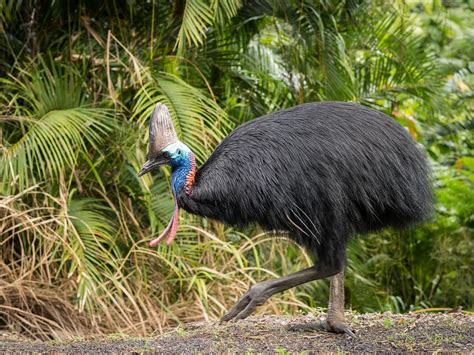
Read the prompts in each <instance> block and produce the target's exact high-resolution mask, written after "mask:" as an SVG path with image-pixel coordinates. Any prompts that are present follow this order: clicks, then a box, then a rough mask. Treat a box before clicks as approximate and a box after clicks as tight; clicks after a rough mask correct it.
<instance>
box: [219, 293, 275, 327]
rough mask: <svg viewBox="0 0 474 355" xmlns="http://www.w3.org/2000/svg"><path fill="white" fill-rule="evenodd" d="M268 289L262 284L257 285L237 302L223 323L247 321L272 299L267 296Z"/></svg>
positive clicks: (222, 319) (223, 319)
mask: <svg viewBox="0 0 474 355" xmlns="http://www.w3.org/2000/svg"><path fill="white" fill-rule="evenodd" d="M266 291H267V288H266V287H265V286H264V285H262V284H256V285H254V286H252V287H250V289H249V290H248V291H247V292H246V293H245V294H244V295H243V296H242V297H241V298H240V299H239V300H238V301H237V303H236V304H235V305H234V306H233V307H232V308H231V309H230V311H229V312H228V313H227V314H226V315H224V316H223V317H222V318H221V322H227V321H230V320H232V319H233V320H239V319H245V318H247V317H248V316H249V315H251V314H252V312H253V311H254V310H255V309H256V308H257V307H258V306H261V305H262V304H264V303H265V301H266V300H267V299H268V298H269V297H270V295H267V294H266Z"/></svg>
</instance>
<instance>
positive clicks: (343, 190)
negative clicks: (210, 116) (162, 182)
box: [139, 102, 432, 335]
mask: <svg viewBox="0 0 474 355" xmlns="http://www.w3.org/2000/svg"><path fill="white" fill-rule="evenodd" d="M165 164H167V165H170V166H171V169H172V175H171V189H172V192H173V196H174V201H175V208H174V213H173V217H172V219H171V221H170V223H169V225H168V226H167V227H166V229H165V231H164V232H163V233H162V234H161V236H159V237H158V238H157V239H155V240H153V241H152V242H151V243H150V245H151V246H155V245H157V244H158V243H159V242H160V241H162V240H163V239H165V238H166V239H167V243H168V244H169V243H171V242H172V241H173V239H174V237H175V235H176V231H177V228H178V209H179V208H183V209H184V210H186V211H188V212H190V213H193V214H196V215H199V216H203V217H207V218H212V219H215V220H219V221H222V222H224V223H227V224H230V225H237V226H239V225H240V226H241V225H247V224H252V223H253V224H258V225H260V226H261V227H262V228H263V229H264V230H266V231H269V232H285V233H287V235H288V236H289V238H291V239H292V240H294V241H295V242H296V243H297V244H299V245H301V246H303V247H305V248H306V250H307V251H308V252H309V253H310V254H311V255H312V256H314V257H315V259H316V264H315V265H314V266H313V267H310V268H307V269H304V270H301V271H299V272H296V273H294V274H291V275H288V276H284V277H281V278H279V279H275V280H270V281H265V282H262V283H258V284H256V285H254V286H252V287H251V288H250V289H249V291H248V292H247V293H245V295H243V296H242V298H240V300H239V301H238V302H237V303H236V304H235V305H234V306H233V307H232V308H231V309H230V311H229V312H228V313H227V314H226V315H224V317H223V318H222V321H228V320H231V319H236V320H237V319H243V318H246V317H248V316H249V315H250V314H251V313H252V312H253V311H254V310H255V308H256V307H257V306H259V305H261V304H263V303H264V302H265V301H266V300H267V299H268V298H269V297H271V296H272V295H274V294H275V293H278V292H282V291H285V290H287V289H289V288H292V287H295V286H298V285H301V284H304V283H306V282H309V281H313V280H318V279H322V278H327V277H331V276H332V279H331V285H330V297H329V306H328V316H327V319H326V321H324V322H323V323H318V324H312V325H309V326H308V325H305V326H303V325H301V326H296V327H294V329H301V330H304V329H325V330H328V331H332V332H336V333H346V334H349V335H353V332H352V330H351V329H350V328H349V327H348V326H347V324H346V323H345V320H344V266H345V262H346V246H347V243H348V240H349V239H350V238H351V237H352V236H355V235H358V234H363V233H367V232H372V231H377V230H380V229H382V228H384V227H395V228H404V227H407V226H410V225H412V224H413V223H415V222H417V221H421V220H423V219H425V218H426V217H428V216H429V214H430V211H431V208H432V192H431V189H430V184H429V171H428V167H427V163H426V159H425V156H424V154H423V153H422V152H421V151H420V150H419V149H418V147H417V145H416V143H415V142H414V141H413V139H412V138H411V136H410V135H409V134H408V133H407V132H406V130H405V129H404V128H403V127H402V126H400V125H399V124H398V123H397V122H395V120H393V119H392V118H390V117H388V116H386V115H385V114H383V113H380V112H378V111H376V110H373V109H369V108H367V107H364V106H361V105H358V104H353V103H343V102H321V103H308V104H303V105H298V106H295V107H292V108H289V109H286V110H281V111H278V112H275V113H271V114H268V115H265V116H262V117H259V118H257V119H255V120H252V121H250V122H247V123H245V124H243V125H241V126H239V127H238V128H236V129H235V130H234V131H233V132H231V133H230V134H229V135H228V136H227V137H226V138H225V139H224V140H222V142H221V143H220V144H219V145H218V146H217V148H216V150H215V151H214V153H212V155H211V156H210V157H209V159H208V160H207V161H206V162H205V163H204V165H203V166H202V167H201V168H200V169H198V170H196V164H195V159H194V155H193V153H192V152H191V150H190V149H189V148H188V147H187V146H186V145H185V144H183V143H182V142H180V141H179V140H178V138H177V136H176V133H175V130H174V127H173V124H172V121H171V117H170V114H169V112H168V109H167V108H166V106H164V105H161V104H157V105H156V107H155V109H154V111H153V113H152V117H151V120H150V142H149V151H148V156H147V161H146V162H145V164H144V165H143V167H142V169H141V170H140V172H139V176H141V175H143V174H145V173H147V172H150V171H153V170H155V169H157V168H158V167H160V166H162V165H165Z"/></svg>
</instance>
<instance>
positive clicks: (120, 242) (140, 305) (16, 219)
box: [0, 186, 309, 340]
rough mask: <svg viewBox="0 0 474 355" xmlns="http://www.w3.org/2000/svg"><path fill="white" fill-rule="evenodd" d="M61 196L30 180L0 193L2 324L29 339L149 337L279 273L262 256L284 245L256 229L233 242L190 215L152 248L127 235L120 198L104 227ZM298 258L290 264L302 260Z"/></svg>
mask: <svg viewBox="0 0 474 355" xmlns="http://www.w3.org/2000/svg"><path fill="white" fill-rule="evenodd" d="M63 191H65V190H63ZM60 195H61V197H60V198H53V197H52V196H50V195H49V194H47V193H44V192H42V191H41V190H40V188H39V187H38V186H35V187H32V188H30V189H28V190H25V191H24V192H22V193H21V194H17V195H12V196H3V197H1V198H0V240H1V242H0V252H1V254H2V264H1V265H0V273H1V281H0V327H1V328H3V329H7V330H10V331H15V332H17V333H20V334H23V335H26V336H28V337H30V338H34V339H41V340H45V339H54V338H59V339H68V338H72V337H77V336H85V335H90V334H106V333H116V332H121V333H127V334H131V335H150V334H152V333H154V332H156V333H161V332H162V330H163V328H165V327H169V326H172V325H176V324H177V323H179V322H191V321H197V320H203V319H204V320H212V319H216V318H218V317H219V316H221V315H222V314H223V313H224V312H225V310H226V309H228V308H229V307H230V306H231V304H232V303H233V302H234V301H235V300H236V299H237V298H238V297H239V296H240V295H241V294H242V293H243V292H245V291H246V290H247V289H248V287H249V285H250V284H252V283H254V282H256V281H258V280H261V279H263V278H266V277H273V276H277V275H274V274H273V273H272V272H270V271H268V270H267V269H266V268H265V266H269V268H271V265H269V264H268V263H269V262H268V261H265V260H264V259H261V258H264V255H268V254H270V255H275V254H281V255H280V257H282V256H283V253H284V252H285V250H286V248H285V245H284V244H282V242H281V241H278V240H275V239H273V238H268V237H266V236H265V235H263V234H260V235H257V236H255V237H254V238H252V239H249V238H247V237H246V236H244V235H239V237H240V238H244V241H243V242H242V241H240V242H239V243H235V245H234V244H232V243H229V242H228V241H225V235H226V233H229V231H227V230H225V229H223V227H221V226H219V225H218V224H215V225H210V226H208V227H209V228H207V230H214V231H215V233H211V232H209V231H206V230H204V229H203V228H201V227H199V226H197V225H194V224H193V220H191V221H188V222H190V223H188V224H185V225H184V226H182V234H183V236H182V238H181V240H180V242H179V243H178V244H175V245H174V246H173V247H172V248H167V247H165V246H160V247H159V248H158V249H157V250H153V249H150V248H148V247H147V246H146V243H145V242H144V241H143V240H139V241H136V240H135V238H137V239H138V238H139V237H135V236H136V235H139V234H138V232H135V231H133V230H131V229H130V228H131V227H130V224H132V225H133V223H125V221H126V218H127V216H128V219H129V220H130V217H132V218H134V216H133V214H132V212H131V209H129V210H128V211H127V212H125V213H124V215H121V213H123V212H118V211H120V210H121V211H124V208H123V206H122V207H120V208H116V206H113V208H112V210H115V211H117V213H118V216H117V217H118V218H119V220H120V221H121V222H122V223H120V227H118V230H117V231H116V234H115V235H107V230H104V229H103V228H102V229H101V226H100V225H97V224H94V223H96V222H95V221H96V220H95V219H93V218H90V216H89V215H88V214H82V215H79V214H78V213H77V212H75V211H74V209H73V208H72V207H71V203H70V199H69V198H68V196H66V194H65V193H62V194H60ZM86 211H87V210H86ZM78 216H82V217H78ZM95 217H104V216H101V215H98V216H95ZM81 218H83V219H81ZM87 218H89V219H87ZM78 220H79V221H80V223H78ZM82 224H84V225H86V227H87V228H86V229H85V230H86V231H87V232H84V230H83V228H82V227H83V225H82ZM124 228H127V231H125V230H124ZM136 228H140V227H139V224H137V225H136ZM232 233H235V232H232ZM124 235H128V239H127V238H125V239H124V238H123V237H122V238H120V236H124ZM196 235H197V239H196V238H195V237H193V236H196ZM142 237H143V236H142ZM245 239H246V240H245ZM270 240H271V241H270ZM105 243H109V244H105ZM263 244H264V245H265V247H263V246H262V245H263ZM262 248H263V249H262ZM263 251H265V252H263ZM249 258H251V259H252V263H250V262H249ZM269 259H270V258H269ZM275 259H278V260H281V259H283V258H281V259H279V258H275ZM301 263H302V264H303V265H296V267H297V268H298V267H303V266H305V265H304V264H305V263H309V260H307V259H302V261H301ZM251 265H256V267H255V266H251ZM282 269H283V271H284V272H285V271H289V267H288V266H286V265H283V266H282ZM275 301H277V302H278V301H279V303H281V305H282V306H279V307H278V308H277V306H276V304H277V302H275ZM297 308H307V306H305V305H304V304H303V303H302V302H300V301H298V300H297V298H296V297H295V294H294V293H293V292H289V293H285V294H284V295H282V296H281V297H280V299H279V300H278V299H275V300H273V301H272V302H268V304H267V305H266V306H264V307H262V310H263V311H265V310H267V311H268V310H270V309H271V310H272V312H279V311H280V310H282V309H284V310H295V309H297Z"/></svg>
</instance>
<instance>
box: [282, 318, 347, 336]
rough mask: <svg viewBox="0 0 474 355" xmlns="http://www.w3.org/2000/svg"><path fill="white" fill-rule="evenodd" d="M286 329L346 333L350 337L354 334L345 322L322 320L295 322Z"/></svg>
mask: <svg viewBox="0 0 474 355" xmlns="http://www.w3.org/2000/svg"><path fill="white" fill-rule="evenodd" d="M288 330H290V331H295V332H311V331H315V330H316V331H321V330H323V331H326V332H330V333H336V334H347V335H349V336H350V337H353V338H355V337H356V335H355V333H354V331H353V330H352V329H351V328H349V326H348V325H347V324H346V323H345V322H337V321H336V322H335V321H328V320H324V321H321V322H314V323H305V324H295V325H291V326H289V327H288Z"/></svg>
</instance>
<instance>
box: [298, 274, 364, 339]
mask: <svg viewBox="0 0 474 355" xmlns="http://www.w3.org/2000/svg"><path fill="white" fill-rule="evenodd" d="M290 330H295V331H312V330H326V331H328V332H333V333H338V334H347V335H350V336H352V337H354V336H355V334H354V332H353V331H352V330H351V328H349V326H348V325H347V323H346V322H345V319H344V271H341V272H340V273H338V274H337V275H334V276H333V277H332V278H331V286H330V293H329V305H328V316H327V318H326V320H324V321H322V322H316V323H309V324H297V325H293V326H291V327H290Z"/></svg>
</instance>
